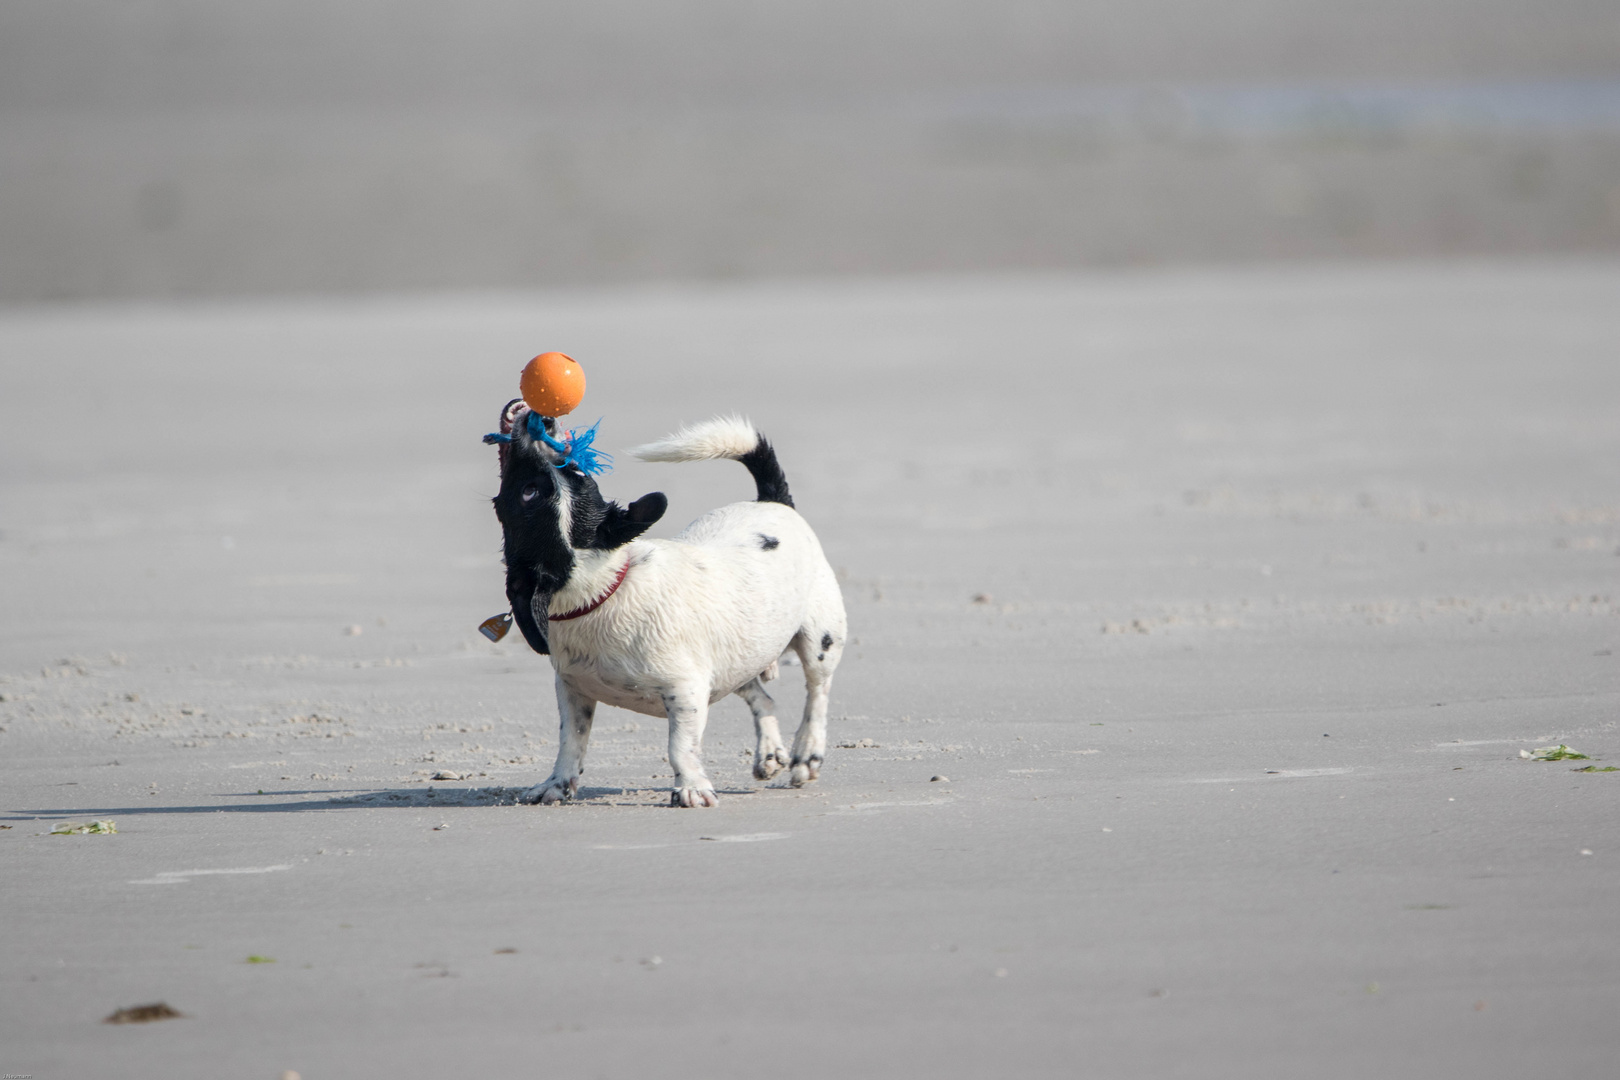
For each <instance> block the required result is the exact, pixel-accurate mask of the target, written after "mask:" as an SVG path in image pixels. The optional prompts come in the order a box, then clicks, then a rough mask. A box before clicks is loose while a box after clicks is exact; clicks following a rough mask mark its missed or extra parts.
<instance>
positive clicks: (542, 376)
mask: <svg viewBox="0 0 1620 1080" xmlns="http://www.w3.org/2000/svg"><path fill="white" fill-rule="evenodd" d="M518 390H519V392H520V393H522V395H523V403H524V404H525V405H527V406H528V407H529V408H530V409H532V410H534V411H535V412H537V413H539V414H540V415H541V416H552V417H556V416H567V415H568V414H569V413H571V412H573V411H574V410H575V409H577V408H579V403H580V402H581V401H584V400H585V370H584V369H583V368H581V367H580V366H579V361H577V360H575V359H574V358H573V357H572V356H569V355H568V354H566V353H560V352H545V353H541V354H540V355H539V356H537V357H535V358H534V359H533V360H530V361H529V362H528V363H527V364H524V365H523V376H522V378H521V379H519V380H518Z"/></svg>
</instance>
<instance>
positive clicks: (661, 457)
mask: <svg viewBox="0 0 1620 1080" xmlns="http://www.w3.org/2000/svg"><path fill="white" fill-rule="evenodd" d="M527 411H528V410H527V408H526V406H524V405H523V403H522V402H521V401H514V402H512V403H511V404H509V405H508V406H507V407H506V409H505V410H504V411H503V412H502V414H501V431H502V434H507V435H510V437H511V442H510V443H508V444H506V445H504V446H502V448H501V493H500V494H499V495H497V496H496V497H495V514H496V516H497V517H498V518H500V522H501V529H502V532H503V533H504V534H505V553H506V595H507V598H508V599H509V600H510V601H511V603H512V615H513V618H514V619H515V620H516V622H517V624H518V626H519V628H520V629H521V630H522V631H523V636H524V637H525V638H526V639H527V640H528V642H529V645H530V646H532V647H533V648H534V650H535V652H538V653H545V654H549V655H550V657H551V665H552V667H553V668H554V669H555V670H556V682H557V712H558V714H559V716H560V718H561V733H560V736H559V740H558V743H559V745H558V750H557V763H556V765H555V766H554V767H553V768H552V770H551V776H550V777H548V778H547V779H546V780H545V782H543V783H541V784H538V785H536V786H535V787H533V788H530V789H529V790H528V791H527V792H525V793H524V801H525V802H538V803H555V802H560V801H564V800H567V799H570V798H572V797H573V796H574V794H575V792H576V791H577V790H578V788H579V777H580V773H582V772H583V771H584V760H585V748H586V744H587V742H588V741H589V739H590V734H591V720H592V718H593V716H594V715H595V711H596V705H597V702H605V703H607V704H609V705H616V706H618V707H619V708H622V709H631V710H633V711H635V712H640V713H647V714H648V715H652V716H667V717H668V718H669V763H670V765H671V766H672V767H673V768H674V771H675V784H674V790H673V791H672V793H671V796H670V803H671V805H674V806H713V805H715V794H714V785H713V784H712V783H711V782H710V781H709V777H708V774H707V773H705V772H704V769H703V760H702V756H701V755H702V749H703V728H704V725H705V724H706V722H707V721H708V715H709V706H710V705H712V704H714V703H715V702H717V701H719V700H720V699H721V698H723V697H725V696H726V695H727V694H737V695H738V696H740V697H741V698H742V699H743V700H744V701H746V702H747V703H748V707H749V709H751V710H752V711H753V714H754V731H755V734H756V735H757V738H758V745H757V747H756V749H755V752H754V776H756V777H757V778H759V779H761V780H768V779H770V778H771V777H772V776H775V775H776V774H777V773H778V772H780V771H781V770H782V769H783V768H784V767H788V768H789V769H790V770H791V771H790V772H789V774H788V779H789V780H790V781H791V782H792V784H793V785H794V786H795V787H797V786H799V785H802V784H804V783H805V782H807V781H810V780H814V779H815V778H816V774H817V772H818V771H819V770H820V767H821V763H822V759H823V757H824V756H825V754H826V752H827V693H828V690H829V688H830V687H831V685H832V677H833V671H834V669H835V668H837V666H838V660H839V658H840V657H841V656H842V655H843V648H844V640H845V636H846V631H845V619H844V600H843V596H842V595H841V594H840V593H839V590H838V582H837V580H836V578H835V576H834V574H833V571H832V568H831V567H830V566H828V564H827V559H826V556H825V555H823V554H822V551H821V544H820V542H819V541H818V540H817V539H816V534H815V533H814V532H812V531H811V529H810V526H809V525H808V524H806V522H805V520H804V519H803V518H802V517H800V516H799V514H798V512H797V511H796V510H794V508H793V498H792V496H791V495H789V494H788V485H787V477H786V476H784V475H783V473H782V468H781V466H780V465H778V464H777V462H776V453H775V451H774V450H772V449H771V444H770V443H769V442H767V441H766V440H765V437H764V436H763V435H760V434H759V433H758V432H757V431H755V430H754V428H753V426H752V425H751V424H749V423H748V422H747V421H745V420H740V419H735V418H731V419H716V420H710V421H708V422H707V423H703V424H699V425H697V426H695V427H690V428H687V429H685V430H683V431H681V432H680V433H678V434H676V435H673V436H671V437H670V438H668V439H665V440H663V441H661V442H657V443H652V444H650V445H648V446H644V447H640V448H639V449H637V450H633V451H631V453H632V454H634V455H635V456H637V457H639V458H642V459H643V460H646V461H701V460H705V459H709V458H731V459H732V460H734V461H740V462H742V464H743V465H744V466H746V467H747V469H748V471H749V472H750V473H751V474H752V475H753V477H754V482H755V484H756V486H757V487H758V493H759V497H758V499H757V501H755V502H742V503H733V504H732V505H730V506H723V507H721V508H720V509H718V510H711V511H710V512H709V513H707V514H704V515H703V516H702V517H700V518H698V519H697V520H696V521H694V522H693V523H692V524H691V525H689V526H687V527H686V529H685V531H683V532H682V533H680V535H678V536H676V537H675V538H673V539H671V540H642V539H638V537H640V536H641V534H642V533H643V532H645V531H646V529H647V527H648V526H650V525H652V523H653V522H655V521H657V520H658V519H659V518H660V517H661V516H663V513H664V510H665V509H666V508H667V507H668V505H669V501H668V500H667V499H666V498H665V497H664V495H663V494H662V493H661V492H653V493H652V494H650V495H643V496H642V497H641V498H639V499H637V500H636V501H635V502H633V503H631V504H630V505H629V506H627V507H621V506H619V505H618V504H617V503H612V502H606V501H604V500H603V498H602V495H601V493H600V492H599V491H598V490H597V487H596V481H595V480H593V479H592V478H591V477H590V476H588V475H586V474H585V473H584V472H582V471H581V470H580V469H579V467H578V466H577V465H575V464H572V463H570V462H569V461H568V460H567V458H566V457H565V455H564V454H562V453H559V452H558V451H557V450H555V449H553V448H552V447H551V446H549V445H547V443H546V441H545V440H542V439H538V438H534V437H532V436H531V434H530V431H529V425H528V423H527V419H528V418H527ZM543 423H544V424H545V426H546V428H547V431H548V433H549V434H553V435H554V434H555V427H554V422H553V421H551V420H549V419H548V420H544V421H543ZM790 647H791V648H792V649H793V650H794V651H795V652H796V653H798V656H799V660H800V662H801V663H802V664H803V666H804V678H805V687H806V695H805V704H804V720H803V722H802V723H801V724H800V725H799V731H798V734H797V735H796V736H795V737H794V740H793V751H792V756H791V758H790V757H789V755H788V750H787V747H786V746H785V745H783V742H782V735H781V731H780V729H779V728H778V727H777V722H776V716H775V715H774V712H775V703H774V702H773V701H772V700H771V697H770V695H769V694H767V693H766V692H765V687H764V685H763V683H764V681H765V680H768V679H770V678H772V677H774V675H775V674H776V667H777V659H778V657H780V656H781V655H782V654H783V652H784V651H785V650H786V649H788V648H790Z"/></svg>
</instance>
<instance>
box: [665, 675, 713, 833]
mask: <svg viewBox="0 0 1620 1080" xmlns="http://www.w3.org/2000/svg"><path fill="white" fill-rule="evenodd" d="M664 712H665V713H667V714H668V715H669V764H670V766H671V768H673V769H674V770H675V788H674V790H673V791H671V792H670V793H669V805H671V806H714V805H716V804H717V803H718V802H719V801H720V800H719V799H718V798H717V797H716V796H715V794H714V784H712V783H710V781H709V775H708V773H706V772H704V771H703V729H704V727H705V726H706V725H707V724H708V722H709V688H708V687H707V686H677V687H672V688H671V689H669V690H666V691H665V692H664Z"/></svg>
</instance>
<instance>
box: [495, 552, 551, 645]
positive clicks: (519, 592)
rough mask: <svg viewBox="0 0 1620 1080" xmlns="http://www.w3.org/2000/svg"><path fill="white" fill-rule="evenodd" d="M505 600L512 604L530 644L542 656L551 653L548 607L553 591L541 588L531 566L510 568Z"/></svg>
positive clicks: (513, 613)
mask: <svg viewBox="0 0 1620 1080" xmlns="http://www.w3.org/2000/svg"><path fill="white" fill-rule="evenodd" d="M506 599H507V601H508V602H509V603H511V605H512V618H513V619H514V620H515V621H516V622H517V624H518V629H519V630H522V631H523V640H524V641H527V642H528V643H529V648H531V649H533V650H534V651H535V652H537V653H539V654H540V655H541V656H547V655H549V654H550V653H551V642H550V641H549V640H547V637H546V630H547V629H548V622H549V620H548V619H547V617H546V610H547V609H548V608H550V607H551V593H550V592H547V591H546V590H544V589H542V588H540V579H539V578H538V577H537V576H536V575H535V572H534V571H533V570H532V569H529V568H527V567H521V566H520V567H518V568H516V569H511V568H508V569H507V571H506ZM537 613H538V614H537Z"/></svg>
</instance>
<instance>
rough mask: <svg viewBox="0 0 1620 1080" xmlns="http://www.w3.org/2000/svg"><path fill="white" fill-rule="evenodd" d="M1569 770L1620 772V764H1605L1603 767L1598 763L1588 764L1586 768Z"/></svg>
mask: <svg viewBox="0 0 1620 1080" xmlns="http://www.w3.org/2000/svg"><path fill="white" fill-rule="evenodd" d="M1569 771H1570V772H1620V765H1605V766H1603V768H1601V769H1600V768H1598V767H1597V766H1596V765H1588V766H1587V767H1586V768H1584V769H1571V770H1569Z"/></svg>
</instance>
